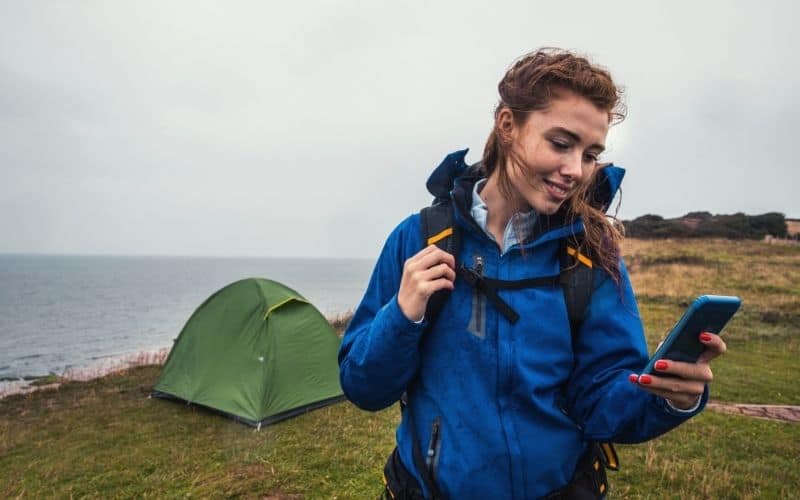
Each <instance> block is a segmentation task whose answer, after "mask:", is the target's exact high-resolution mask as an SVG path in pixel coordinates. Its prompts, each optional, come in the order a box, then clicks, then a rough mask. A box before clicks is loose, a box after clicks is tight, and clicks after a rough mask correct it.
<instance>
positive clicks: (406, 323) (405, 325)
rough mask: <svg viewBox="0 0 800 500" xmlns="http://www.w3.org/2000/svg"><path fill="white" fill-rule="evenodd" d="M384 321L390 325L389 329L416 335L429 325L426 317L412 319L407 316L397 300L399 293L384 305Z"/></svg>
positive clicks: (420, 333)
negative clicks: (417, 319) (416, 319)
mask: <svg viewBox="0 0 800 500" xmlns="http://www.w3.org/2000/svg"><path fill="white" fill-rule="evenodd" d="M383 314H384V321H386V324H387V325H388V326H389V330H390V331H393V332H397V333H399V334H408V335H412V336H414V337H419V336H420V335H422V332H423V331H424V330H425V327H426V326H428V322H427V321H426V320H425V317H424V316H423V318H422V319H421V320H420V321H411V320H410V319H408V318H406V315H405V314H403V311H402V310H401V309H400V303H399V302H397V294H394V296H393V297H392V300H390V301H389V302H388V303H387V304H386V305H385V306H383Z"/></svg>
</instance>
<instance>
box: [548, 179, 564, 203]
mask: <svg viewBox="0 0 800 500" xmlns="http://www.w3.org/2000/svg"><path fill="white" fill-rule="evenodd" d="M544 185H545V186H546V188H547V193H548V194H549V195H550V196H551V197H552V198H554V199H556V200H559V201H564V200H566V199H567V196H568V195H569V191H570V188H569V187H568V186H566V185H564V184H560V183H558V182H553V181H549V180H547V179H545V180H544Z"/></svg>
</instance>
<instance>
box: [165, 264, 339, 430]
mask: <svg viewBox="0 0 800 500" xmlns="http://www.w3.org/2000/svg"><path fill="white" fill-rule="evenodd" d="M338 349H339V337H338V336H337V335H336V332H334V331H333V328H332V327H331V326H330V324H329V323H328V321H327V320H326V319H325V318H324V317H323V316H322V314H320V312H319V311H318V310H317V309H316V308H315V307H314V306H313V305H311V304H310V303H309V302H308V301H306V299H304V298H303V297H302V296H301V295H300V294H298V293H297V292H295V291H294V290H292V289H290V288H288V287H286V286H284V285H282V284H280V283H277V282H275V281H270V280H266V279H261V278H248V279H244V280H241V281H237V282H235V283H232V284H230V285H228V286H226V287H225V288H223V289H221V290H219V291H218V292H216V293H215V294H213V295H212V296H211V297H209V298H208V299H207V300H206V301H205V302H203V304H201V305H200V307H198V308H197V310H196V311H195V312H194V314H192V316H191V317H190V318H189V320H188V321H187V322H186V325H185V326H184V327H183V330H181V333H180V335H179V336H178V338H177V339H176V340H175V344H174V345H173V346H172V350H171V351H170V353H169V356H168V357H167V361H166V362H165V363H164V368H163V369H162V370H161V374H160V375H159V378H158V381H157V382H156V385H155V388H154V391H153V395H154V396H158V397H163V398H172V399H179V400H183V401H186V402H188V403H192V404H198V405H202V406H206V407H208V408H211V409H213V410H216V411H218V412H222V413H224V414H227V415H229V416H231V417H233V418H235V419H237V420H240V421H242V422H245V423H247V424H250V425H252V426H255V427H259V428H260V427H261V425H264V424H269V423H273V422H277V421H279V420H283V419H285V418H289V417H292V416H295V415H298V414H300V413H303V412H306V411H309V410H312V409H315V408H319V407H321V406H325V405H328V404H331V403H334V402H336V401H339V400H341V399H344V396H343V395H342V388H341V386H340V385H339V366H338V364H337V360H336V356H337V352H338Z"/></svg>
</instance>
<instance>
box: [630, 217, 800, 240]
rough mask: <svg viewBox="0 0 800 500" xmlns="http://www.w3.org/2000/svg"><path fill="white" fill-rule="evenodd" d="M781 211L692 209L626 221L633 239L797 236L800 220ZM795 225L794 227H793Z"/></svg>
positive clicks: (752, 238)
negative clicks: (714, 212) (754, 212)
mask: <svg viewBox="0 0 800 500" xmlns="http://www.w3.org/2000/svg"><path fill="white" fill-rule="evenodd" d="M789 222H790V221H787V219H786V217H785V216H784V215H783V214H781V213H777V212H770V213H766V214H761V215H747V214H743V213H735V214H717V215H712V214H711V213H710V212H689V213H688V214H686V215H683V216H681V217H675V218H672V219H665V218H664V217H661V216H660V215H652V214H648V215H643V216H641V217H637V218H636V219H633V220H630V221H623V224H624V226H625V232H626V234H627V235H628V236H629V237H631V238H646V239H651V238H727V239H751V240H760V239H763V238H764V237H766V236H771V237H775V238H788V237H792V235H797V234H798V232H800V231H798V229H800V228H799V227H798V226H800V221H798V222H797V223H795V221H793V220H792V221H791V222H792V223H791V224H790V223H789ZM790 228H791V230H790Z"/></svg>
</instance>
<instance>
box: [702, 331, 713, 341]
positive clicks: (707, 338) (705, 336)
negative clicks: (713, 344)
mask: <svg viewBox="0 0 800 500" xmlns="http://www.w3.org/2000/svg"><path fill="white" fill-rule="evenodd" d="M700 340H702V341H703V342H709V341H710V340H711V334H710V333H701V334H700Z"/></svg>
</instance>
